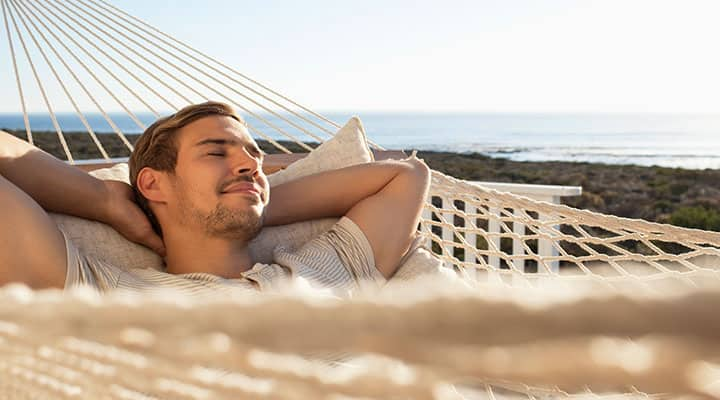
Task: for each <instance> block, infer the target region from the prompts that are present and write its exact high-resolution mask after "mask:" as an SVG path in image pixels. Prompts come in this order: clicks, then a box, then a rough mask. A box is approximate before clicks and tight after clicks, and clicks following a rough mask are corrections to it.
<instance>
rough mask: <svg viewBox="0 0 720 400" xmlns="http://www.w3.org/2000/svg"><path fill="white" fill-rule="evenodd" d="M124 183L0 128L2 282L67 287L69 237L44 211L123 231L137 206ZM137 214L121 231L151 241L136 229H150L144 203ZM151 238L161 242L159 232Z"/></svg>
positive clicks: (0, 264) (38, 286)
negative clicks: (66, 160)
mask: <svg viewBox="0 0 720 400" xmlns="http://www.w3.org/2000/svg"><path fill="white" fill-rule="evenodd" d="M124 186H127V185H126V184H124V183H120V182H104V181H101V180H98V179H96V178H94V177H92V176H90V175H88V174H86V173H85V172H83V171H80V170H79V169H77V168H75V167H72V166H69V165H67V164H65V163H64V162H62V161H60V160H58V159H56V158H54V157H52V156H50V155H49V154H47V153H45V152H43V151H41V150H39V149H38V148H36V147H34V146H32V145H30V144H28V143H26V142H24V141H22V140H20V139H18V138H16V137H14V136H12V135H10V134H8V133H6V132H2V131H0V221H1V222H0V285H2V284H5V283H8V282H17V281H20V282H24V283H26V284H28V285H30V286H32V287H34V288H44V287H62V286H63V285H64V282H65V271H66V268H65V257H66V255H65V243H64V241H63V238H62V234H61V233H60V231H59V230H58V228H57V226H56V225H55V224H54V223H53V221H52V220H51V219H50V217H49V216H48V215H47V213H46V212H45V211H46V210H47V211H53V212H58V213H65V214H70V215H75V216H79V217H83V218H87V219H93V220H97V221H101V222H105V223H109V224H111V225H113V226H115V227H116V228H118V227H120V230H121V231H122V230H123V229H122V228H123V226H122V224H121V223H120V222H119V221H120V218H119V217H120V216H121V215H123V216H127V215H128V214H130V215H132V210H133V205H132V204H131V201H130V200H129V199H128V198H127V196H126V193H127V190H129V187H128V188H125V187H124ZM123 196H125V197H123ZM128 210H130V211H128ZM135 215H136V216H137V218H136V219H135V222H137V223H136V224H133V225H135V226H132V228H131V229H124V231H125V232H121V233H123V234H124V235H126V237H128V236H131V237H132V236H137V235H140V236H142V235H145V236H146V237H144V238H139V237H135V238H134V240H136V241H145V242H150V241H149V240H147V239H148V238H151V237H150V236H149V235H147V234H145V233H143V234H138V233H137V232H138V231H139V230H141V231H142V232H145V231H148V230H149V231H151V230H150V229H149V223H147V221H145V220H144V217H143V216H142V212H140V211H139V209H138V210H137V213H136V214H135ZM126 224H127V222H126ZM143 224H147V226H146V227H143V226H142V225H143ZM125 228H127V226H126V227H125ZM128 232H133V233H130V234H128ZM131 239H132V238H131ZM152 240H155V242H152V243H156V244H157V243H160V245H159V247H161V242H160V240H159V238H156V239H155V238H153V239H152Z"/></svg>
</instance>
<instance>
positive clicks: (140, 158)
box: [128, 101, 247, 234]
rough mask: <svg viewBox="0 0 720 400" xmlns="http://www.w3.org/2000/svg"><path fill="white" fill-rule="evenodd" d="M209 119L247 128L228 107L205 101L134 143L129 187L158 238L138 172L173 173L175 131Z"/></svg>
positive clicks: (155, 126)
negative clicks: (222, 119) (223, 119)
mask: <svg viewBox="0 0 720 400" xmlns="http://www.w3.org/2000/svg"><path fill="white" fill-rule="evenodd" d="M211 115H224V116H227V117H230V118H233V119H235V120H237V121H238V122H240V123H242V124H243V125H245V126H247V124H246V123H245V120H243V118H242V117H241V116H240V115H239V114H238V113H237V112H236V111H235V109H233V108H232V107H231V106H229V105H227V104H225V103H220V102H215V101H208V102H206V103H201V104H194V105H191V106H187V107H185V108H183V109H182V110H180V111H178V112H176V113H175V114H172V115H169V116H167V117H163V118H160V119H158V120H157V121H155V123H153V124H152V125H150V126H149V127H148V128H147V129H145V132H143V134H142V135H140V138H139V139H138V140H137V142H135V149H134V150H133V152H132V154H130V160H129V161H128V167H129V169H130V184H131V185H132V187H133V191H134V192H135V199H136V201H137V202H138V204H139V205H140V208H142V210H143V211H145V214H147V216H148V218H149V219H150V222H151V223H152V225H153V228H154V229H155V231H156V232H157V233H158V234H161V233H162V230H161V228H160V224H159V222H158V221H157V219H156V218H155V216H154V214H153V213H152V210H151V209H150V205H149V203H148V200H147V199H146V198H145V196H143V194H142V193H141V192H140V191H139V190H138V187H137V178H138V174H139V173H140V171H141V170H142V169H143V168H145V167H149V168H152V169H154V170H158V171H164V172H169V173H175V165H176V164H177V151H178V149H177V140H176V136H177V135H176V134H177V131H178V130H180V129H181V128H182V127H184V126H186V125H188V124H190V123H191V122H193V121H196V120H198V119H200V118H204V117H207V116H211Z"/></svg>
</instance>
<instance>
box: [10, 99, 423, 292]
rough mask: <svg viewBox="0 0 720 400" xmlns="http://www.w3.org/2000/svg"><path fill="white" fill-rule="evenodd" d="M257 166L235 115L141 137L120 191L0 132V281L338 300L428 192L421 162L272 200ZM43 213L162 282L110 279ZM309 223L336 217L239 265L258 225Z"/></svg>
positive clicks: (205, 117)
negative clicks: (124, 244)
mask: <svg viewBox="0 0 720 400" xmlns="http://www.w3.org/2000/svg"><path fill="white" fill-rule="evenodd" d="M262 162H263V153H262V152H261V151H260V149H259V148H258V146H257V144H256V143H255V141H254V140H253V139H252V137H251V136H250V135H249V133H248V130H247V127H246V124H245V123H244V121H243V120H242V118H241V117H240V116H238V115H237V114H236V113H235V111H234V110H233V109H232V108H230V107H229V106H227V105H225V104H222V103H215V102H208V103H203V104H198V105H193V106H189V107H186V108H184V109H182V110H180V111H179V112H177V113H176V114H173V115H171V116H169V117H166V118H162V119H160V120H158V121H157V122H155V123H154V124H153V125H152V126H150V127H149V128H148V129H147V130H146V131H145V132H144V133H143V135H142V136H141V137H140V139H139V140H138V142H137V143H136V146H135V150H134V151H133V154H132V155H131V157H130V162H129V164H130V178H131V183H132V185H133V188H132V189H131V188H130V187H129V186H128V185H126V184H124V183H121V182H116V181H101V180H98V179H95V178H93V177H91V176H90V175H88V174H86V173H84V172H81V171H80V170H78V169H76V168H75V167H72V166H69V165H66V164H65V163H63V162H61V161H59V160H57V159H55V158H53V157H51V156H49V155H48V154H46V153H44V152H42V151H40V150H39V149H37V148H35V147H33V146H31V145H29V144H28V143H26V142H23V141H22V140H19V139H17V138H14V137H12V136H10V135H8V134H4V133H3V134H1V136H0V221H2V222H1V223H0V285H3V284H6V283H9V282H23V283H25V284H27V285H29V286H30V287H32V288H36V289H41V288H50V287H56V288H67V287H72V286H77V285H89V286H92V287H95V288H97V289H98V290H100V291H107V290H112V289H130V290H132V289H137V290H152V289H153V288H156V287H170V288H177V289H181V290H187V291H188V292H193V293H194V292H198V291H203V290H210V291H214V290H217V289H222V288H237V287H242V288H260V289H264V288H267V287H270V286H272V285H273V284H274V283H275V282H277V281H279V280H282V279H284V278H288V277H291V276H299V277H304V278H306V279H309V280H311V281H314V282H316V283H318V284H320V285H323V286H330V287H334V288H336V289H338V290H340V291H343V292H351V291H352V290H353V289H354V288H356V287H358V286H359V285H360V284H361V283H362V282H363V281H371V282H376V283H381V282H382V281H384V280H385V279H388V278H390V277H391V276H392V275H393V274H394V273H395V271H396V269H397V268H398V263H399V261H400V260H401V258H402V257H403V255H404V254H406V252H408V250H409V248H410V246H411V243H412V242H413V239H414V238H415V230H416V227H417V224H418V221H419V217H420V212H421V208H422V204H423V202H424V200H425V198H426V196H427V192H428V187H429V170H428V168H427V166H426V165H425V164H424V163H422V161H420V160H418V159H416V158H410V159H406V160H401V161H381V162H373V163H367V164H363V165H357V166H352V167H348V168H343V169H340V170H335V171H329V172H325V173H320V174H315V175H312V176H308V177H304V178H300V179H297V180H295V181H292V182H287V183H285V184H282V185H278V186H277V187H274V188H273V190H272V196H271V195H270V188H269V185H268V182H267V178H266V176H265V174H264V173H263V171H262ZM348 182H352V184H348ZM133 189H134V192H135V195H133ZM135 199H137V202H138V203H139V206H138V204H136V202H135ZM141 209H142V210H144V211H145V212H143V211H141ZM45 210H47V211H52V212H58V213H65V214H70V215H75V216H79V217H83V218H87V219H93V220H97V221H101V222H105V223H107V224H109V225H111V226H113V227H114V228H115V229H116V230H118V231H119V232H120V233H121V234H123V235H124V236H125V237H127V238H128V239H130V240H133V241H135V242H138V243H141V244H143V245H145V246H148V247H150V248H152V249H153V250H155V251H156V252H158V253H159V254H161V255H163V256H164V259H165V264H166V271H167V273H162V272H157V271H154V270H143V269H137V270H135V269H133V270H131V271H123V270H120V269H119V268H117V267H114V266H112V265H109V264H107V263H104V262H102V261H99V260H94V259H90V258H89V257H86V256H84V255H82V254H80V253H79V252H78V250H77V248H76V247H75V246H74V245H73V244H72V242H71V241H70V240H68V239H67V238H66V237H65V235H64V233H63V232H61V231H60V230H59V228H58V226H57V225H56V224H54V223H53V221H52V220H51V219H50V218H49V217H48V215H47V214H46V212H45ZM322 217H342V218H341V219H340V221H339V222H338V223H337V224H336V225H335V226H333V228H331V229H330V231H329V232H327V233H325V234H323V235H321V236H320V237H318V238H316V239H314V240H312V241H311V242H310V243H308V244H306V245H305V246H304V247H303V248H301V249H297V250H292V251H291V250H290V249H284V250H283V249H281V251H276V254H275V264H270V265H267V264H255V263H254V262H253V260H252V259H251V256H250V253H249V251H248V242H249V241H250V240H251V239H252V238H254V237H255V236H256V235H257V234H258V232H259V231H260V229H261V228H262V227H263V226H269V225H281V224H288V223H292V222H297V221H302V220H308V219H314V218H322ZM153 226H154V228H155V231H154V230H153V228H152V227H153ZM156 232H157V233H159V234H160V235H161V236H162V239H161V237H160V236H159V235H158V234H157V233H156Z"/></svg>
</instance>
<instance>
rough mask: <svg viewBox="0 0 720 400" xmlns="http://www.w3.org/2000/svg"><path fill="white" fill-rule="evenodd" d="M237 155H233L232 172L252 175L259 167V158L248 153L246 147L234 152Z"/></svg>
mask: <svg viewBox="0 0 720 400" xmlns="http://www.w3.org/2000/svg"><path fill="white" fill-rule="evenodd" d="M236 153H237V156H236V157H233V167H232V169H233V173H234V174H235V175H250V176H254V175H255V174H257V173H258V171H259V170H260V168H261V165H260V159H259V158H258V157H256V156H254V155H253V154H250V153H249V152H248V150H247V149H246V148H242V149H241V150H240V151H238V152H236Z"/></svg>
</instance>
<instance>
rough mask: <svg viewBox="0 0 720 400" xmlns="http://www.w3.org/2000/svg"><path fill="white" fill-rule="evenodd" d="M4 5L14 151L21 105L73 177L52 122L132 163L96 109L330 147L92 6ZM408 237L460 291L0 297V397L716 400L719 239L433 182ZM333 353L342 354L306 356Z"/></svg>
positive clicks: (234, 74)
mask: <svg viewBox="0 0 720 400" xmlns="http://www.w3.org/2000/svg"><path fill="white" fill-rule="evenodd" d="M0 3H1V4H2V10H3V22H4V26H5V32H6V36H7V39H8V48H9V51H10V57H9V58H7V59H8V60H10V61H11V62H12V65H13V66H12V69H13V71H14V75H15V82H16V85H17V92H18V95H19V104H20V106H21V108H22V111H23V115H24V123H25V134H26V139H27V140H28V141H29V142H30V143H33V142H34V138H33V132H32V129H31V126H30V118H29V114H28V110H27V104H28V99H30V98H32V97H33V96H37V97H39V98H40V99H42V102H43V103H44V104H45V106H46V108H47V113H48V114H49V115H50V118H51V120H52V124H53V126H54V130H55V131H56V132H57V135H58V140H59V142H60V144H61V147H62V149H63V153H64V154H65V159H66V160H67V161H68V163H71V164H82V163H86V162H88V161H87V160H78V159H77V157H76V155H77V153H78V151H77V150H75V149H73V148H72V145H71V144H70V143H68V142H67V141H66V139H65V135H64V132H63V127H62V126H61V125H62V124H61V123H60V120H59V119H58V117H57V113H56V111H55V110H56V109H57V107H58V105H61V107H65V106H70V107H71V108H72V109H73V110H74V111H75V113H76V115H77V117H78V118H79V120H80V121H81V123H82V124H83V126H84V127H85V131H86V132H87V135H88V136H89V138H90V139H91V141H92V143H94V145H95V146H96V147H97V150H98V152H99V154H100V155H101V157H102V159H100V160H90V162H93V163H98V162H104V163H110V164H111V163H114V162H117V161H118V160H116V159H113V158H112V157H110V155H109V154H108V152H107V151H106V149H105V148H104V146H103V143H102V140H100V138H99V135H98V134H97V133H96V132H95V131H94V130H93V126H91V124H90V122H89V119H88V116H87V115H86V112H85V111H81V110H94V112H96V113H98V114H99V115H101V116H102V120H103V121H105V123H106V124H107V125H108V126H109V129H110V130H111V131H112V132H114V133H115V134H116V136H117V138H118V140H120V141H121V142H122V144H123V145H124V146H125V147H126V148H127V150H128V152H129V151H131V150H132V144H131V143H130V141H129V140H128V139H127V137H126V135H125V132H123V130H122V129H121V128H120V126H121V124H119V123H118V122H117V119H118V115H117V114H115V113H110V112H108V111H107V110H110V109H122V110H124V114H125V115H124V116H123V118H129V119H130V120H131V121H132V123H133V124H134V125H135V126H136V129H134V130H144V129H145V123H144V122H143V121H142V119H141V118H140V115H139V113H137V111H140V110H141V111H143V112H149V113H150V114H152V115H153V116H155V117H157V116H159V111H158V110H161V109H172V110H174V109H178V108H181V107H182V106H185V105H188V104H193V103H198V102H202V101H206V100H219V101H224V102H227V103H229V104H231V105H233V106H234V107H236V108H237V109H239V110H241V111H242V113H243V114H244V115H245V116H246V117H247V120H248V123H249V129H250V132H251V133H252V134H253V135H254V136H255V137H256V138H259V139H263V140H266V141H267V142H268V143H270V144H272V145H273V146H274V147H275V148H276V149H277V150H278V151H279V152H281V153H287V154H289V153H291V151H290V150H289V149H288V147H289V145H288V143H294V144H295V145H296V146H299V147H300V148H301V149H303V150H305V151H311V150H312V149H313V146H314V145H315V144H313V143H322V142H324V141H325V140H326V139H327V138H330V137H332V136H333V134H334V133H335V131H336V130H337V129H338V128H339V125H338V124H337V123H335V122H333V121H331V120H329V119H328V118H326V117H324V116H322V115H320V114H318V113H316V112H313V111H312V110H311V109H309V108H307V107H305V106H303V105H301V104H299V103H297V102H295V101H293V100H291V99H289V98H288V97H286V96H284V95H281V94H279V93H278V92H276V91H274V90H272V89H270V88H269V87H267V86H265V85H263V84H261V83H259V82H257V81H255V80H253V79H252V78H250V77H248V76H246V75H244V74H242V73H240V72H238V71H237V70H235V69H233V68H231V67H229V66H227V65H225V64H223V63H221V62H220V61H218V60H215V59H214V58H212V57H210V56H207V55H205V54H203V53H201V52H199V51H198V50H195V49H194V48H192V47H190V46H187V45H185V44H183V43H181V42H179V41H177V40H175V39H173V37H172V36H169V35H167V34H165V33H163V32H161V31H159V30H157V29H155V28H153V27H152V26H151V25H149V24H147V23H145V22H143V21H141V20H140V19H138V18H135V17H133V16H132V15H130V14H127V13H125V12H124V11H122V10H120V9H118V8H116V7H114V6H113V5H112V4H110V3H108V2H107V1H105V0H65V1H58V0H46V1H29V0H0ZM28 72H29V73H28ZM51 86H55V87H56V88H59V89H60V90H58V91H55V92H57V93H60V95H61V97H58V98H51V96H50V94H51V93H54V92H53V91H51V90H49V88H50V87H51ZM370 144H371V146H372V147H373V148H374V149H376V150H383V149H382V148H381V146H379V145H377V144H374V143H372V142H371V143H370ZM421 232H422V234H423V235H424V237H425V238H426V239H427V241H428V243H429V245H430V246H431V247H432V249H433V251H434V253H435V254H436V256H437V257H438V258H439V259H440V260H442V262H443V263H444V265H445V266H446V267H448V268H451V269H453V270H455V271H456V272H457V273H458V274H459V276H461V277H462V279H459V280H457V281H452V280H451V281H448V282H447V283H446V284H444V285H443V286H442V287H438V286H439V285H437V282H427V281H421V282H418V283H417V286H415V287H414V288H412V287H397V288H396V290H394V291H389V292H383V293H375V294H372V296H370V295H368V296H365V297H363V296H360V297H358V298H356V299H353V300H352V301H343V302H340V301H332V300H322V301H321V300H319V299H317V298H315V297H313V296H311V295H308V294H307V293H306V291H304V290H302V288H291V289H289V290H288V293H287V294H286V295H282V296H281V295H278V296H274V297H271V298H259V299H258V298H253V299H249V298H237V299H217V300H213V301H210V300H203V301H199V300H194V301H191V300H189V299H182V298H178V297H177V296H172V295H168V294H165V295H163V294H157V295H154V296H146V295H143V297H134V296H130V295H123V296H121V295H107V296H104V297H97V296H93V295H90V294H88V293H85V292H82V291H81V292H75V293H60V292H58V291H42V292H32V291H29V290H28V289H27V288H24V287H21V286H12V285H11V286H7V287H5V288H3V289H0V299H1V300H0V354H1V356H0V394H1V395H0V397H2V398H18V399H19V398H43V399H51V398H122V399H146V398H213V399H215V398H238V397H242V398H255V397H258V398H259V397H264V398H265V397H271V398H326V397H327V398H369V397H376V398H385V397H393V396H396V397H403V398H405V397H412V398H496V397H499V398H506V397H507V398H532V399H534V398H538V397H552V398H556V397H563V398H564V397H593V398H596V397H613V398H615V397H623V398H626V397H627V398H630V397H643V398H648V397H667V396H668V394H674V395H692V396H700V397H713V398H718V397H720V364H719V363H720V357H718V354H716V353H717V348H718V342H719V339H720V338H718V333H719V332H720V318H719V317H718V313H717V310H716V308H717V307H716V306H717V305H720V292H718V276H719V275H718V270H719V267H720V233H716V232H706V231H700V230H692V229H684V228H679V227H675V226H670V225H663V224H657V223H651V222H647V221H642V220H630V219H625V218H618V217H614V216H610V215H603V214H598V213H594V212H590V211H587V210H579V209H573V208H569V207H566V206H562V205H554V204H550V203H545V202H538V201H535V200H531V199H528V198H524V197H519V196H516V195H513V194H510V193H504V192H498V191H494V190H489V189H486V188H483V187H480V186H477V185H474V184H471V183H469V182H465V181H462V180H458V179H455V178H453V177H450V176H447V175H445V174H442V173H440V172H438V171H432V186H431V193H430V197H429V198H428V201H427V203H426V204H425V211H424V213H423V217H422V220H421ZM248 321H250V322H248ZM298 332H303V334H302V335H300V334H298ZM327 352H347V353H352V354H353V355H354V356H353V357H352V359H351V361H348V362H344V361H343V360H344V358H342V357H340V358H338V357H335V358H333V359H334V360H335V361H333V362H332V363H330V362H327V361H323V362H318V361H313V360H314V358H313V357H309V356H308V355H311V354H317V353H323V354H325V353H327ZM320 358H321V359H324V358H323V357H320ZM331 395H332V396H334V397H332V396H331Z"/></svg>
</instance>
